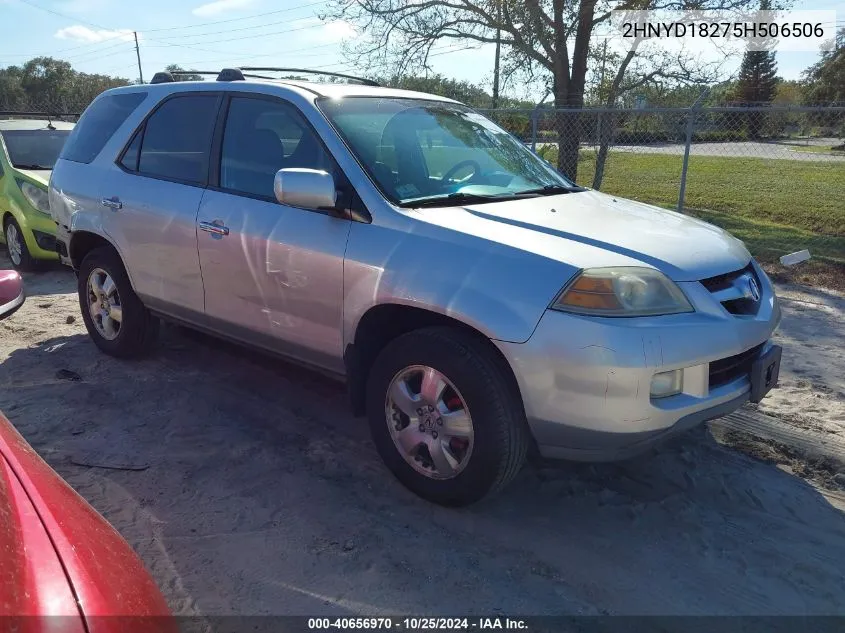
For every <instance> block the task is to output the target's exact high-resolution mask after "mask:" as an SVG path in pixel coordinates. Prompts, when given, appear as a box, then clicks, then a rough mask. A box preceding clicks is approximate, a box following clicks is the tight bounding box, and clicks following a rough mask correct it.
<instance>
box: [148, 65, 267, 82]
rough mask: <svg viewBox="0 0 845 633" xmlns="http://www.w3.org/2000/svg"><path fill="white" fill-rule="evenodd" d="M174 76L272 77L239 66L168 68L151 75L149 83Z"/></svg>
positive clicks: (165, 80)
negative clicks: (247, 70)
mask: <svg viewBox="0 0 845 633" xmlns="http://www.w3.org/2000/svg"><path fill="white" fill-rule="evenodd" d="M174 75H175V76H177V77H178V76H185V75H215V76H216V77H217V81H243V80H244V79H246V78H247V77H250V78H252V79H273V77H266V76H264V75H252V74H249V73H244V72H241V69H240V68H224V69H223V70H220V71H217V70H170V71H163V72H160V73H156V74H155V75H153V79H152V81H151V82H150V83H151V84H163V83H170V82H171V81H176V79H175V78H174Z"/></svg>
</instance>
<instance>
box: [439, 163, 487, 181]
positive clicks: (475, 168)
mask: <svg viewBox="0 0 845 633" xmlns="http://www.w3.org/2000/svg"><path fill="white" fill-rule="evenodd" d="M467 166H468V167H472V173H471V174H470V175H469V176H467V177H466V178H464V179H463V180H461V181H460V182H463V181H465V180H469V179H470V178H472V177H473V176H475V175H476V174H478V173H480V172H481V165H479V164H478V161H475V160H472V159H471V158H470V159H467V160H462V161H461V162H460V163H457V164H455V165H452V167H451V168H450V169H449V171H447V172H446V173H445V174H443V177H442V178H441V179H440V182H442V183H443V184H446V183H447V182H449V181H450V180H451V179H452V176H454V175H455V174H456V173H458V172H459V171H460V170H461V168H462V167H467Z"/></svg>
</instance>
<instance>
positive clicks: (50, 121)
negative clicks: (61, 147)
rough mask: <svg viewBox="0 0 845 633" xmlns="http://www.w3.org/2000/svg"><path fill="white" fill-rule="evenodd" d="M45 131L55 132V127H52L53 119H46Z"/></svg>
mask: <svg viewBox="0 0 845 633" xmlns="http://www.w3.org/2000/svg"><path fill="white" fill-rule="evenodd" d="M47 129H48V130H55V129H56V126H55V125H53V117H49V116H48V117H47Z"/></svg>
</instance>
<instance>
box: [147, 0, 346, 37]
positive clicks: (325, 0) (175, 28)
mask: <svg viewBox="0 0 845 633" xmlns="http://www.w3.org/2000/svg"><path fill="white" fill-rule="evenodd" d="M328 1H329V0H321V1H320V2H309V3H307V4H300V5H297V6H294V7H288V8H287V9H277V10H276V11H267V12H266V13H256V14H255V15H247V16H244V17H242V18H230V19H228V20H217V21H215V22H205V23H204V24H191V25H188V26H169V27H167V28H163V29H147V30H146V31H144V33H160V32H161V31H178V30H183V29H195V28H198V27H203V26H212V25H214V24H226V23H229V22H238V21H241V20H252V19H254V18H261V17H264V16H265V15H274V14H277V13H288V12H290V11H296V10H297V9H306V8H308V7H315V6H317V5H320V4H327V3H328Z"/></svg>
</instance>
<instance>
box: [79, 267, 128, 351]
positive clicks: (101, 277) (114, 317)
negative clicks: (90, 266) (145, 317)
mask: <svg viewBox="0 0 845 633" xmlns="http://www.w3.org/2000/svg"><path fill="white" fill-rule="evenodd" d="M87 289H88V306H89V308H88V311H89V314H90V315H91V321H92V322H93V324H94V327H95V328H96V329H97V332H98V333H99V334H100V336H102V337H103V338H104V339H106V340H107V341H113V340H114V339H116V338H117V337H118V335H119V334H120V322H121V321H122V320H123V308H122V307H121V305H120V293H119V292H118V291H117V285H116V284H115V283H114V279H112V278H111V276H110V275H109V274H108V273H107V272H106V271H105V270H103V269H102V268H95V269H94V270H92V271H91V273H90V274H89V275H88V284H87Z"/></svg>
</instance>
